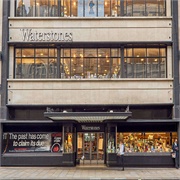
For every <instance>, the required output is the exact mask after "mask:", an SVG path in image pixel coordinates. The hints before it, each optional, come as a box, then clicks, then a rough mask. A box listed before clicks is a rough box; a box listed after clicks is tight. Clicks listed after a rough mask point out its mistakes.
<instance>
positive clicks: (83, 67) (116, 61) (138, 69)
mask: <svg viewBox="0 0 180 180" xmlns="http://www.w3.org/2000/svg"><path fill="white" fill-rule="evenodd" d="M57 51H59V54H60V57H57ZM123 57H124V58H123V59H122V58H121V49H120V48H61V49H56V48H15V78H40V79H41V78H62V79H64V78H69V79H70V78H71V79H81V78H99V79H104V78H122V77H125V78H166V74H167V72H166V66H167V65H166V64H167V63H166V62H167V55H166V47H158V48H155V47H152V48H124V56H123ZM122 63H123V64H124V65H123V67H122V66H121V64H122ZM122 68H123V69H122Z"/></svg>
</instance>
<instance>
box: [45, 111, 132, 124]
mask: <svg viewBox="0 0 180 180" xmlns="http://www.w3.org/2000/svg"><path fill="white" fill-rule="evenodd" d="M44 116H45V117H47V118H49V119H51V120H53V121H64V120H66V121H67V120H70V121H72V120H73V121H77V122H81V123H82V122H83V123H85V122H90V123H93V122H103V121H105V120H109V121H110V120H113V121H114V120H117V121H125V120H127V119H128V118H129V117H131V116H132V112H44Z"/></svg>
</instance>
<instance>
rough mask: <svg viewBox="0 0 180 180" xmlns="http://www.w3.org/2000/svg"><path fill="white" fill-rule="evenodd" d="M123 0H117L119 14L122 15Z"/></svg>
mask: <svg viewBox="0 0 180 180" xmlns="http://www.w3.org/2000/svg"><path fill="white" fill-rule="evenodd" d="M120 5H121V0H117V16H121V6H120Z"/></svg>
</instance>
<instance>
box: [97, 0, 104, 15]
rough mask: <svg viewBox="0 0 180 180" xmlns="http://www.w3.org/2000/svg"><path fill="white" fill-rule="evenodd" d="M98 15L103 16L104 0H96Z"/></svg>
mask: <svg viewBox="0 0 180 180" xmlns="http://www.w3.org/2000/svg"><path fill="white" fill-rule="evenodd" d="M98 17H104V0H98Z"/></svg>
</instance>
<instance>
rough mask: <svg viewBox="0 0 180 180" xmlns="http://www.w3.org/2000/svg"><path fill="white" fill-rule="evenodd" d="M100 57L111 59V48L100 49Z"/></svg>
mask: <svg viewBox="0 0 180 180" xmlns="http://www.w3.org/2000/svg"><path fill="white" fill-rule="evenodd" d="M98 57H106V58H109V57H110V49H109V48H106V49H105V48H102V49H98Z"/></svg>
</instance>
